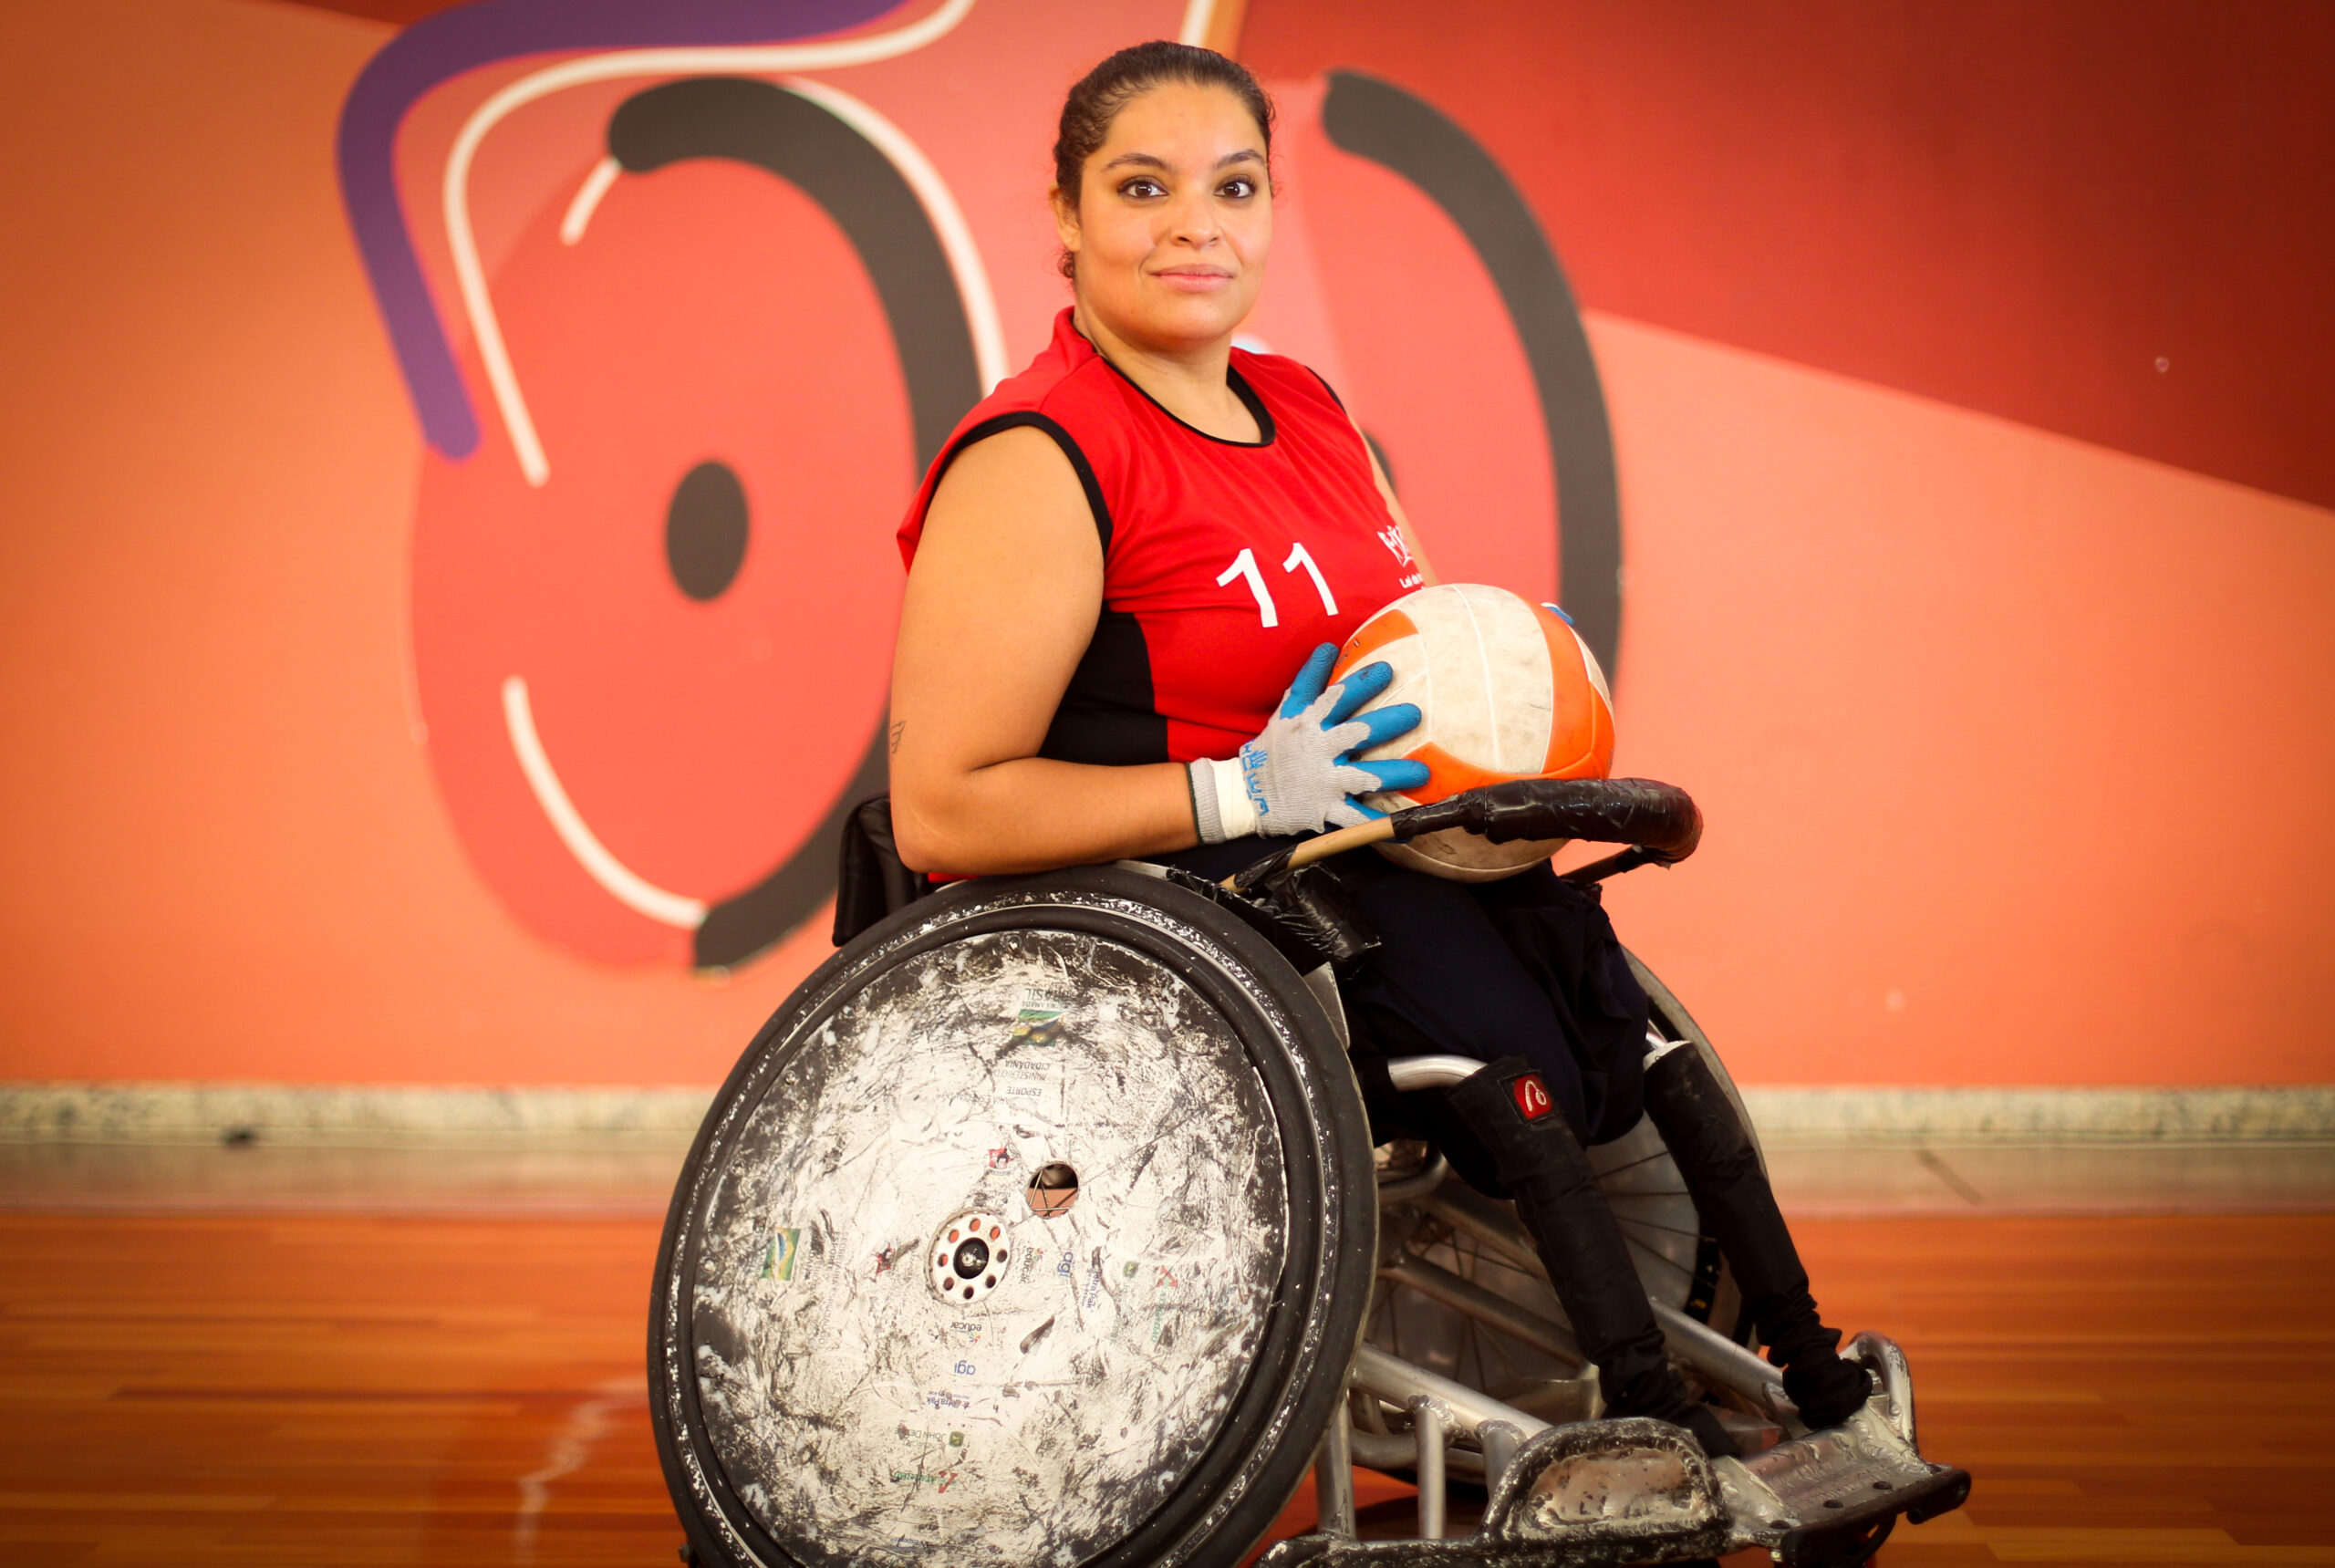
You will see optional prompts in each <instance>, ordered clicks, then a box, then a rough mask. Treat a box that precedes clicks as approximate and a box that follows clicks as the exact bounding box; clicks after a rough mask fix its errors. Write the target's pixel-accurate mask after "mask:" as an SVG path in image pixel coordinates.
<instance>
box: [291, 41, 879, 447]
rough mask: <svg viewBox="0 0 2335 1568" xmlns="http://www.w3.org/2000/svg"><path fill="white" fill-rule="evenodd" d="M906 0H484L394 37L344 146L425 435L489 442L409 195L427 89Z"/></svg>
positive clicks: (356, 107)
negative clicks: (508, 64) (400, 154)
mask: <svg viewBox="0 0 2335 1568" xmlns="http://www.w3.org/2000/svg"><path fill="white" fill-rule="evenodd" d="M897 8H898V5H897V0H661V3H655V4H651V3H649V0H479V3H478V4H476V5H464V6H461V7H459V8H457V9H455V10H451V11H441V12H440V13H439V14H438V15H436V16H429V17H425V18H424V19H422V20H421V21H420V22H417V23H415V24H414V25H413V26H410V27H408V28H407V29H406V30H405V31H403V32H402V33H400V34H399V35H398V36H396V37H394V38H392V39H390V40H389V43H388V45H387V46H385V47H383V48H382V50H381V52H380V53H379V54H378V55H375V56H374V57H372V59H370V60H369V61H368V62H367V63H366V66H365V69H364V70H363V71H362V72H361V73H359V74H358V78H357V81H356V83H355V85H354V86H352V87H351V88H349V89H348V101H347V102H346V103H344V104H343V105H342V106H341V111H340V131H339V137H338V140H337V158H338V161H339V167H340V191H341V200H342V202H343V203H344V204H346V206H347V207H348V223H349V227H350V228H351V229H352V230H353V231H354V232H355V234H356V236H357V248H358V253H359V254H361V255H362V256H363V258H364V261H365V270H366V273H367V275H368V277H369V278H370V279H371V281H372V285H373V298H374V302H375V303H376V304H377V305H379V307H380V311H381V319H382V321H383V323H384V324H385V325H386V326H387V327H388V328H389V341H390V343H391V345H392V346H393V347H394V348H395V349H396V351H397V357H398V365H399V369H400V370H401V371H402V372H403V373H404V375H405V382H406V389H407V391H408V392H409V393H410V395H411V397H412V399H413V406H414V411H415V413H416V414H417V415H418V416H419V417H420V421H421V432H422V437H423V439H424V440H426V441H429V443H430V444H431V446H433V447H436V448H437V449H438V450H439V451H440V452H444V453H445V454H446V455H447V456H449V457H467V456H469V455H470V454H471V452H472V451H474V450H475V449H476V448H477V446H478V418H477V415H476V413H475V412H474V411H473V410H472V408H471V400H470V395H469V393H468V392H467V391H465V390H464V389H463V387H462V374H461V372H460V371H459V370H457V369H455V366H454V356H453V350H452V349H451V347H449V345H448V342H447V337H446V331H445V327H444V325H443V323H441V321H440V320H439V318H438V311H437V307H436V306H435V304H434V302H433V301H432V300H431V296H430V286H429V284H428V283H427V282H426V281H425V280H424V279H423V277H422V275H421V262H420V257H419V256H417V255H416V254H414V248H413V239H412V235H411V234H410V233H409V232H408V230H407V228H406V222H405V213H404V210H403V209H402V208H401V207H400V205H399V203H398V192H397V171H396V167H395V155H396V147H397V133H398V127H399V126H400V124H401V123H402V122H403V121H404V119H405V116H406V111H407V110H409V109H411V108H412V107H413V105H414V104H415V103H417V102H418V101H420V99H421V98H422V97H423V95H425V94H427V93H428V92H430V91H431V89H432V88H436V87H438V86H440V85H441V84H442V83H444V82H447V81H450V80H451V79H452V78H455V77H458V76H460V75H462V73H463V72H464V71H467V70H472V69H475V68H476V67H480V66H483V65H491V64H493V62H495V61H497V60H507V59H513V58H515V57H519V56H522V55H534V54H551V53H564V52H568V51H576V50H593V49H634V48H652V47H689V46H707V45H721V44H771V43H783V42H785V41H787V40H790V39H794V38H808V37H817V36H821V35H824V34H827V33H834V32H838V31H841V30H842V29H844V28H846V27H853V26H858V25H860V24H861V23H864V22H867V21H870V20H872V19H874V18H875V17H877V16H882V15H883V14H884V13H885V12H887V11H890V10H894V9H897Z"/></svg>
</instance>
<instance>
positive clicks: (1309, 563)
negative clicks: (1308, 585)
mask: <svg viewBox="0 0 2335 1568" xmlns="http://www.w3.org/2000/svg"><path fill="white" fill-rule="evenodd" d="M1300 566H1302V567H1304V568H1305V575H1306V576H1309V577H1311V578H1313V591H1314V592H1315V593H1317V594H1320V595H1321V596H1322V608H1323V611H1324V612H1326V613H1328V614H1330V615H1335V614H1337V613H1338V601H1337V600H1335V599H1334V598H1332V597H1330V585H1329V584H1327V583H1325V582H1323V580H1322V568H1321V567H1319V566H1315V565H1314V564H1313V556H1309V555H1307V554H1306V553H1305V546H1304V545H1291V546H1290V547H1289V559H1288V560H1286V561H1283V562H1282V564H1281V569H1282V571H1284V572H1293V571H1295V570H1297V568H1298V567H1300Z"/></svg>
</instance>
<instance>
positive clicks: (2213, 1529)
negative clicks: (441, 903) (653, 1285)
mask: <svg viewBox="0 0 2335 1568" xmlns="http://www.w3.org/2000/svg"><path fill="white" fill-rule="evenodd" d="M1801 1234H1802V1238H1803V1243H1804V1250H1805V1251H1806V1252H1807V1254H1808V1255H1809V1259H1810V1262H1811V1268H1812V1270H1813V1272H1814V1273H1815V1276H1816V1279H1817V1281H1818V1285H1819V1292H1820V1294H1821V1297H1822V1299H1823V1301H1824V1303H1825V1306H1826V1308H1827V1313H1828V1315H1829V1316H1831V1317H1832V1318H1833V1319H1834V1320H1835V1321H1837V1322H1841V1323H1843V1324H1847V1325H1850V1326H1852V1327H1856V1326H1864V1325H1872V1326H1874V1327H1879V1328H1883V1329H1884V1330H1886V1331H1888V1332H1890V1333H1892V1334H1895V1335H1896V1337H1897V1338H1898V1339H1899V1340H1900V1341H1902V1342H1903V1343H1904V1345H1905V1346H1906V1348H1907V1349H1908V1351H1909V1352H1910V1353H1911V1354H1912V1356H1913V1359H1914V1366H1915V1373H1916V1376H1917V1380H1918V1386H1919V1388H1920V1392H1921V1397H1922V1405H1921V1418H1922V1434H1923V1441H1924V1446H1925V1449H1928V1450H1929V1451H1930V1452H1931V1453H1932V1454H1933V1455H1935V1456H1938V1457H1942V1458H1946V1459H1952V1460H1954V1461H1956V1462H1958V1463H1960V1464H1962V1465H1964V1466H1966V1467H1967V1468H1968V1469H1970V1470H1971V1471H1972V1473H1973V1474H1974V1475H1975V1476H1976V1477H1977V1492H1976V1494H1975V1495H1974V1497H1973V1498H1972V1501H1971V1502H1970V1503H1969V1505H1968V1506H1967V1508H1966V1509H1965V1510H1964V1511H1962V1512H1960V1513H1959V1514H1956V1515H1952V1516H1949V1517H1947V1518H1946V1519H1944V1520H1940V1521H1935V1522H1933V1523H1931V1524H1928V1525H1925V1526H1923V1527H1921V1528H1919V1529H1912V1530H1904V1531H1901V1532H1899V1534H1898V1537H1897V1539H1896V1540H1895V1541H1894V1542H1891V1544H1890V1545H1889V1546H1888V1547H1887V1548H1886V1549H1885V1550H1884V1552H1883V1553H1882V1557H1881V1561H1882V1562H1884V1563H1892V1564H1898V1565H1901V1568H1914V1565H1923V1564H1927V1565H1936V1568H1945V1565H1947V1564H1963V1563H1998V1562H2005V1563H2176V1564H2177V1563H2266V1564H2267V1563H2330V1564H2335V1215H2327V1214H2287V1215H2280V1216H2275V1217H2267V1216H2266V1217H2245V1216H2239V1217H2231V1216H2220V1217H2183V1218H2173V1219H2147V1218H2135V1217H2129V1216H2124V1217H2107V1218H2092V1219H2082V1218H2061V1219H2008V1220H2005V1219H1984V1220H1976V1219H1968V1220H1966V1219H1905V1220H1887V1221H1881V1220H1811V1221H1807V1222H1804V1223H1803V1224H1802V1226H1801ZM656 1240H657V1234H656V1225H655V1222H654V1221H652V1220H645V1219H640V1218H632V1217H627V1218H620V1219H607V1218H602V1219H590V1218H574V1217H566V1218H558V1217H552V1218H546V1217H541V1216H536V1217H503V1218H493V1217H473V1218H462V1217H404V1218H395V1217H367V1216H363V1215H349V1214H313V1215H300V1214H258V1215H233V1214H205V1215H179V1216H170V1215H154V1216H143V1217H141V1216H137V1215H127V1214H119V1213H114V1214H107V1213H81V1214H68V1213H47V1214H40V1213H14V1214H0V1563H139V1564H155V1563H163V1564H173V1565H179V1564H183V1565H187V1568H194V1565H198V1564H211V1563H234V1564H268V1563H289V1564H304V1565H313V1564H335V1563H563V1564H588V1563H638V1564H643V1565H648V1564H669V1563H673V1562H674V1560H675V1559H674V1549H675V1547H676V1546H677V1545H678V1544H679V1543H680V1530H679V1528H678V1527H677V1526H676V1525H675V1523H674V1522H673V1519H672V1515H671V1511H670V1508H669V1504H668V1502H667V1501H666V1498H665V1492H664V1487H663V1484H662V1481H661V1480H660V1479H659V1474H658V1469H657V1460H656V1456H655V1454H654V1452H653V1450H652V1449H651V1448H650V1444H649V1425H648V1409H647V1404H646V1399H645V1397H644V1394H643V1387H642V1385H643V1379H642V1373H641V1361H642V1354H643V1351H642V1337H643V1330H642V1323H643V1318H644V1314H645V1307H646V1296H647V1282H648V1277H649V1266H650V1262H651V1257H652V1254H653V1252H654V1250H655V1246H656ZM1379 1495H1384V1490H1383V1489H1382V1490H1381V1491H1380V1493H1379ZM1301 1496H1302V1494H1301ZM1305 1513H1306V1509H1305V1507H1304V1506H1303V1504H1302V1501H1301V1503H1300V1504H1299V1505H1298V1506H1296V1507H1293V1508H1292V1511H1291V1512H1290V1513H1289V1514H1288V1515H1287V1516H1286V1522H1287V1523H1288V1524H1289V1525H1290V1527H1292V1528H1299V1527H1302V1524H1303V1523H1304V1522H1305V1519H1304V1515H1305ZM1739 1561H1741V1562H1742V1563H1747V1564H1748V1563H1754V1562H1761V1561H1764V1556H1763V1555H1760V1554H1747V1555H1746V1556H1744V1557H1743V1558H1741V1559H1739Z"/></svg>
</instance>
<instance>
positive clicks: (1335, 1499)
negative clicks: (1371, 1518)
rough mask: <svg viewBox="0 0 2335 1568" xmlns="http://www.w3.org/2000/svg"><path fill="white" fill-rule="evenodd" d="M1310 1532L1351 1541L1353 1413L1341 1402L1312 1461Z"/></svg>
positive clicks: (1344, 1402)
mask: <svg viewBox="0 0 2335 1568" xmlns="http://www.w3.org/2000/svg"><path fill="white" fill-rule="evenodd" d="M1313 1517H1314V1520H1315V1521H1316V1522H1315V1524H1314V1528H1315V1529H1316V1530H1318V1531H1320V1532H1322V1533H1323V1534H1324V1535H1344V1536H1349V1537H1351V1536H1352V1535H1353V1534H1354V1411H1353V1407H1352V1406H1351V1405H1350V1404H1349V1402H1348V1401H1346V1400H1344V1399H1341V1400H1339V1401H1338V1407H1337V1409H1335V1410H1334V1411H1333V1412H1331V1415H1330V1426H1329V1429H1328V1430H1327V1431H1324V1432H1323V1434H1322V1451H1321V1453H1320V1454H1319V1455H1317V1456H1316V1457H1315V1459H1314V1461H1313Z"/></svg>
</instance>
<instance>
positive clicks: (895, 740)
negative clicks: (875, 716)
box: [889, 719, 908, 757]
mask: <svg viewBox="0 0 2335 1568" xmlns="http://www.w3.org/2000/svg"><path fill="white" fill-rule="evenodd" d="M907 728H908V721H907V720H906V719H895V720H893V721H892V749H891V752H890V753H889V754H890V755H892V756H895V757H897V756H898V755H899V754H900V732H901V731H903V730H905V729H907Z"/></svg>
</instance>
